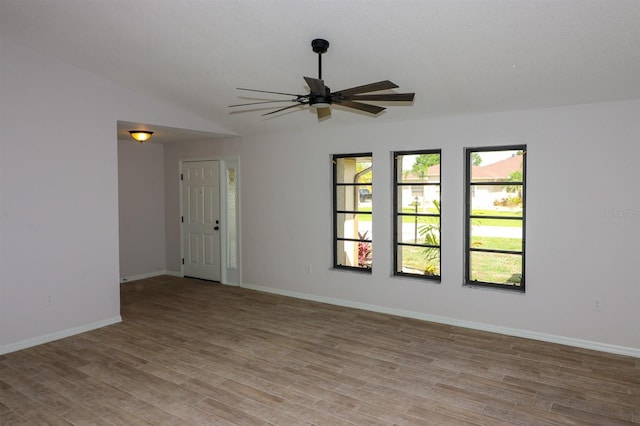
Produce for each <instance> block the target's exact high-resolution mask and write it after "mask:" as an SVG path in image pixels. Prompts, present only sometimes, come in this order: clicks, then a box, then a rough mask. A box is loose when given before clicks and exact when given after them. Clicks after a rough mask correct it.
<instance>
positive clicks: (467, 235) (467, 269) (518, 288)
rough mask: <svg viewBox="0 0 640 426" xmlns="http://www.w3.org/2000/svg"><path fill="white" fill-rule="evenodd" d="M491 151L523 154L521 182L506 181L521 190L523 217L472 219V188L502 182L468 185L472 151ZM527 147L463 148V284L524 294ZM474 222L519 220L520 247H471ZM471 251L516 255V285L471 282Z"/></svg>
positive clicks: (482, 217)
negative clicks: (518, 271)
mask: <svg viewBox="0 0 640 426" xmlns="http://www.w3.org/2000/svg"><path fill="white" fill-rule="evenodd" d="M494 151H521V152H522V156H523V158H522V181H520V182H512V181H509V186H518V185H520V186H521V187H522V189H521V194H522V216H486V215H483V216H475V215H473V214H472V211H471V208H472V206H471V201H472V195H473V187H474V186H482V185H485V186H492V185H496V186H504V185H505V182H504V181H497V182H471V172H472V165H473V161H472V153H474V152H478V153H481V152H494ZM526 182H527V145H503V146H486V147H475V148H465V210H464V224H465V232H464V250H465V265H464V285H465V286H470V287H487V288H497V289H502V290H506V291H515V292H520V293H524V292H525V282H526V279H525V278H526V274H525V265H526V261H525V260H526V212H527V196H526V190H527V183H526ZM473 219H506V220H521V221H522V248H521V250H520V251H513V250H497V249H483V248H477V247H471V237H472V235H471V221H472V220H473ZM473 252H484V253H497V254H517V255H520V256H521V257H522V259H521V262H522V263H521V265H522V267H521V271H522V275H521V277H520V284H519V285H510V284H506V283H495V282H485V281H477V280H471V253H473Z"/></svg>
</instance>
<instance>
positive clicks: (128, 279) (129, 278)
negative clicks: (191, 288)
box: [120, 270, 182, 284]
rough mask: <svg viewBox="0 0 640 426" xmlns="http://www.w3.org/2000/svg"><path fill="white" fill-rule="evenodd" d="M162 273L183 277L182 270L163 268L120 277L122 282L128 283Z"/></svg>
mask: <svg viewBox="0 0 640 426" xmlns="http://www.w3.org/2000/svg"><path fill="white" fill-rule="evenodd" d="M160 275H171V276H173V277H181V276H182V273H181V272H175V271H167V270H162V271H154V272H147V273H146V274H138V275H130V276H125V277H120V283H121V284H122V283H128V282H131V281H138V280H144V279H147V278H153V277H157V276H160Z"/></svg>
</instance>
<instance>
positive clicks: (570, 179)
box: [241, 101, 640, 356]
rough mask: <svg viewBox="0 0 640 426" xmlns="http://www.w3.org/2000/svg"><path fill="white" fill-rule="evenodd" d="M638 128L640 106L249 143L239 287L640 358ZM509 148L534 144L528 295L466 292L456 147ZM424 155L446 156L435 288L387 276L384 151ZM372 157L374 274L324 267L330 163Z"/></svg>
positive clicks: (325, 131)
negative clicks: (342, 156) (336, 157)
mask: <svg viewBox="0 0 640 426" xmlns="http://www.w3.org/2000/svg"><path fill="white" fill-rule="evenodd" d="M347 113H348V112H343V111H336V112H335V114H347ZM388 113H389V114H402V111H401V110H400V109H398V110H395V109H392V110H390V111H389V112H388ZM638 117H640V101H635V102H619V103H608V104H598V105H585V106H576V107H567V108H554V109H546V110H536V111H521V112H511V113H500V114H489V115H482V116H466V117H458V118H438V119H425V120H422V121H415V122H403V123H396V124H380V123H379V122H376V119H375V118H372V119H371V121H370V123H368V124H365V125H362V126H358V127H351V128H341V129H334V128H332V127H331V126H330V124H328V123H329V122H324V123H316V122H315V121H313V120H309V117H303V116H301V117H300V119H301V120H309V123H308V127H307V130H306V131H304V132H297V133H293V132H292V133H288V134H271V135H263V136H252V137H245V138H243V141H242V153H241V159H242V203H243V209H242V226H243V259H244V263H243V281H244V284H245V285H246V286H249V287H254V288H261V289H266V290H269V291H275V292H280V293H285V294H292V295H301V296H304V297H309V298H312V299H318V300H328V301H332V302H335V303H341V304H350V305H353V306H363V307H368V308H373V309H378V310H383V311H387V312H394V313H401V314H406V315H410V316H415V317H419V318H427V319H435V320H439V321H444V322H449V323H453V324H461V325H466V326H471V327H477V328H481V329H487V330H496V331H502V332H505V333H509V334H516V335H523V336H527V337H536V338H541V339H543V340H552V341H561V342H566V343H569V344H574V345H577V346H586V347H593V348H599V349H604V350H610V351H614V352H621V353H631V354H634V355H636V356H640V333H639V332H638V324H640V309H638V302H639V301H640V285H639V284H640V280H639V279H638V271H637V244H638V236H639V235H640V232H639V231H640V198H639V197H638V196H637V188H636V186H637V183H638V182H640V168H639V167H638V166H637V159H638V158H639V157H640V142H639V141H640V120H638ZM507 144H508V145H512V144H527V145H528V164H527V167H528V171H527V173H528V188H527V197H528V199H527V203H528V212H527V223H526V225H527V260H526V261H527V264H526V267H527V270H526V274H527V275H526V285H527V291H526V294H519V293H513V292H506V291H496V290H484V289H471V288H467V287H463V286H462V282H463V183H464V171H463V163H464V157H463V148H464V147H475V146H485V145H507ZM423 148H441V149H442V277H443V278H442V282H441V283H440V284H435V283H433V282H424V281H421V280H418V279H411V278H400V277H392V276H391V273H392V241H391V235H392V219H391V212H392V208H391V183H390V182H391V170H392V169H391V167H392V160H391V154H390V153H391V151H394V150H411V149H423ZM367 151H373V156H374V165H373V168H374V181H373V185H374V192H375V199H374V207H373V208H374V219H373V227H374V232H373V233H374V235H375V236H376V239H375V242H374V251H373V252H374V270H373V274H372V275H366V274H358V273H353V272H344V271H339V270H331V268H330V266H331V247H332V242H331V202H330V200H331V198H330V194H331V189H330V188H331V178H330V176H331V164H330V155H331V154H333V153H355V152H367ZM307 265H312V267H311V273H310V274H307V273H306V270H307ZM593 297H600V298H602V304H603V310H602V311H600V312H598V311H594V310H592V299H593Z"/></svg>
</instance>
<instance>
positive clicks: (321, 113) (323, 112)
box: [316, 107, 331, 120]
mask: <svg viewBox="0 0 640 426" xmlns="http://www.w3.org/2000/svg"><path fill="white" fill-rule="evenodd" d="M316 113H317V114H318V120H322V119H323V118H327V117H331V108H329V107H326V108H316Z"/></svg>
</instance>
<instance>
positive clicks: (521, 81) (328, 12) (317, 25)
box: [0, 0, 640, 134]
mask: <svg viewBox="0 0 640 426" xmlns="http://www.w3.org/2000/svg"><path fill="white" fill-rule="evenodd" d="M639 22H640V1H637V0H629V1H623V0H602V1H584V0H583V1H572V0H562V1H560V0H558V1H524V0H523V1H519V0H477V1H476V0H474V1H456V0H443V1H435V0H434V1H428V0H422V1H409V0H396V1H390V0H389V1H380V0H366V1H358V0H339V1H333V0H314V1H304V0H260V1H253V0H239V1H218V0H206V1H205V0H203V1H189V0H185V1H175V0H118V1H116V0H55V1H53V0H0V33H1V34H3V35H4V36H7V37H9V38H11V39H13V40H15V41H17V42H20V43H23V44H25V45H27V46H30V47H31V48H33V49H36V50H38V51H41V52H46V53H47V54H49V55H52V56H54V57H57V58H59V59H61V60H63V61H65V62H68V63H70V64H72V65H75V66H77V67H79V68H82V69H85V70H87V71H90V72H92V73H95V74H98V75H101V76H103V77H105V78H107V79H109V80H112V81H115V82H117V83H120V84H121V85H123V86H126V87H129V88H132V89H134V90H136V91H139V92H143V93H146V94H148V95H151V96H154V97H157V98H160V99H164V100H166V101H168V102H171V103H173V104H175V105H176V106H178V107H181V108H183V109H185V110H188V111H190V112H192V113H195V114H197V115H199V116H201V117H204V118H207V119H209V120H211V121H214V122H216V123H218V124H220V125H221V126H223V127H225V128H228V129H231V130H233V131H236V132H238V133H239V134H249V133H258V132H265V131H281V130H286V129H289V128H301V127H303V126H336V125H344V124H358V123H367V122H371V121H372V120H376V121H391V120H393V121H397V120H406V119H416V118H428V117H436V116H446V115H458V114H473V113H482V112H495V111H506V110H515V109H530V108H540V107H554V106H562V105H571V104H580V103H590V102H601V101H614V100H626V99H638V98H640V54H639V51H638V46H639V45H640V25H639V24H638V23H639ZM314 38H326V39H327V40H329V42H330V43H331V46H330V47H329V51H328V52H327V53H326V54H325V55H323V78H324V80H325V82H326V84H327V85H328V86H330V87H331V89H332V90H334V91H336V90H339V89H345V88H348V87H352V86H357V85H362V84H366V83H371V82H374V81H379V80H386V79H389V80H391V81H393V82H394V83H396V84H398V85H399V86H400V88H399V89H397V91H399V92H415V93H416V98H415V101H414V103H413V105H412V106H407V105H402V106H396V107H393V106H390V107H389V108H388V109H387V111H386V112H384V113H382V114H381V115H380V116H378V117H371V116H368V115H365V114H360V113H357V112H356V113H354V112H351V111H348V110H342V109H339V108H334V112H333V116H332V118H331V119H330V120H325V121H322V122H318V121H317V119H316V118H315V115H313V114H311V113H310V112H309V111H296V109H294V110H293V111H295V112H290V111H291V110H290V111H289V113H285V114H283V115H281V116H278V117H275V118H274V116H269V117H270V118H269V119H265V118H264V117H262V116H261V114H262V113H264V112H267V111H269V110H260V111H257V110H254V111H251V112H240V113H238V112H235V113H232V112H231V110H230V109H229V108H228V107H227V106H228V105H231V104H236V103H241V102H244V101H246V102H249V100H247V99H245V98H243V97H248V96H254V97H257V98H266V97H268V96H260V95H258V96H255V95H251V94H248V93H246V92H244V93H243V92H239V91H237V90H235V88H236V87H249V88H256V89H264V90H272V91H282V92H294V93H306V91H307V90H308V89H307V88H306V87H305V83H304V80H303V79H302V77H303V76H305V75H306V76H311V77H317V73H318V69H317V66H318V65H317V55H316V54H315V53H313V52H312V50H311V47H310V43H311V40H312V39H314ZM271 99H283V97H281V96H277V95H276V96H273V97H272V98H271ZM284 99H287V97H284ZM234 111H237V109H236V110H234ZM123 118H125V119H126V117H123Z"/></svg>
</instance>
